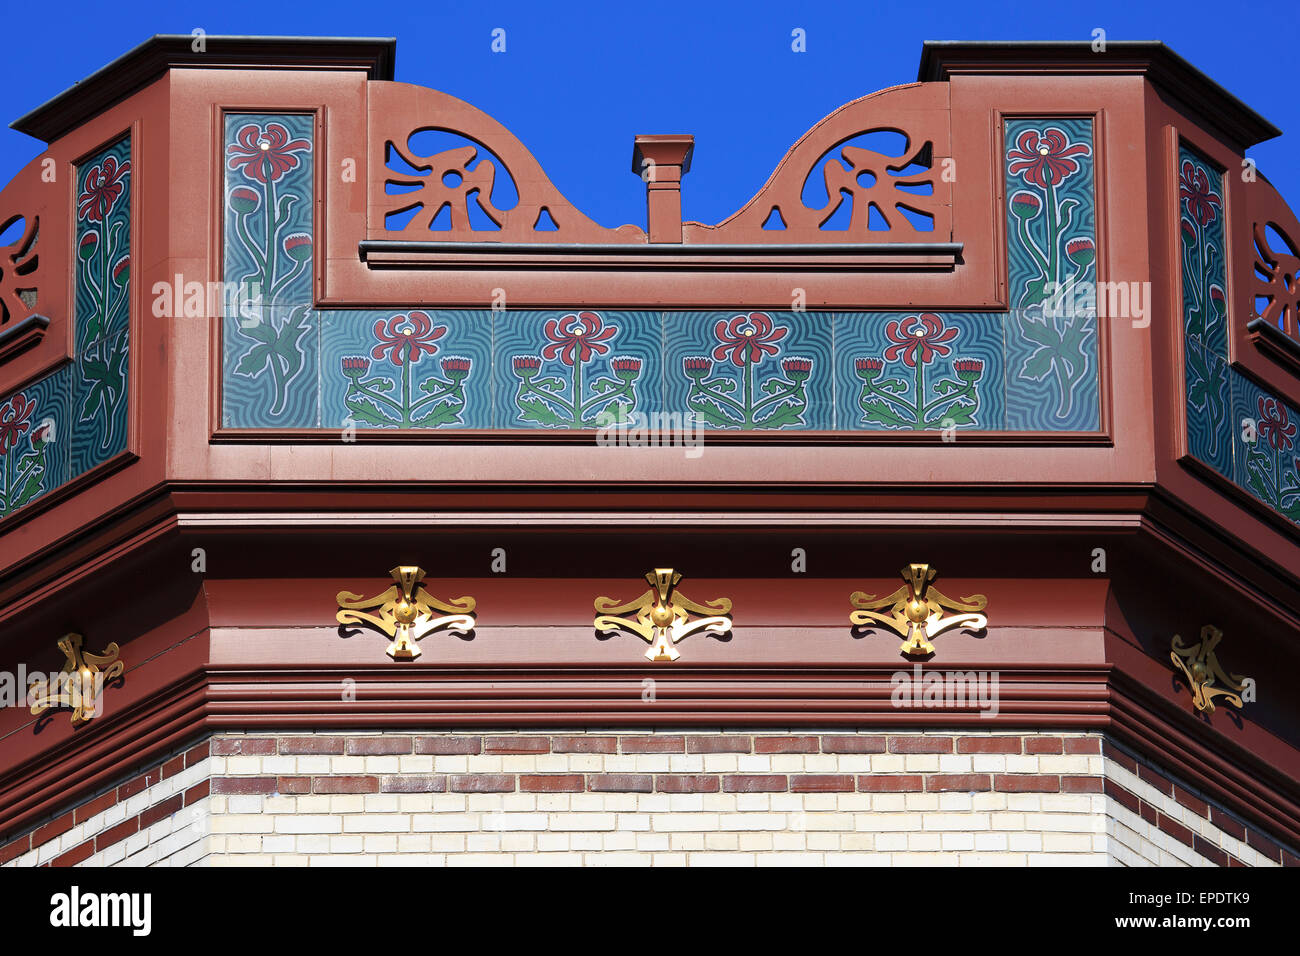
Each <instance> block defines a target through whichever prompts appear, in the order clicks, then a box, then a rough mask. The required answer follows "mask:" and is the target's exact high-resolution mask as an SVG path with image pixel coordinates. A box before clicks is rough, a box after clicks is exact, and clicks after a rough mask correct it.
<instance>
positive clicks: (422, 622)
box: [338, 565, 476, 661]
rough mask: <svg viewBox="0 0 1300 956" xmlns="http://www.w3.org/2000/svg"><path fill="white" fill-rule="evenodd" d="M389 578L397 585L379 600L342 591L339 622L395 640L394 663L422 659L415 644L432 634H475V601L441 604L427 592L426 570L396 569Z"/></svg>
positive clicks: (462, 599)
mask: <svg viewBox="0 0 1300 956" xmlns="http://www.w3.org/2000/svg"><path fill="white" fill-rule="evenodd" d="M389 574H391V575H392V576H393V581H395V582H396V583H395V584H393V585H392V586H391V587H390V588H388V590H386V591H384V592H383V593H382V594H378V595H376V596H375V597H371V598H363V597H362V596H361V595H359V594H353V593H352V592H351V591H340V592H339V593H338V602H339V612H338V622H339V623H340V624H345V625H346V624H367V625H369V626H371V627H373V628H375V629H376V630H379V631H382V632H383V633H384V634H387V635H388V636H389V637H391V638H393V642H392V643H391V644H389V645H388V651H387V653H388V656H389V657H391V658H393V660H408V661H409V660H414V659H415V658H417V657H419V656H420V649H419V648H418V647H416V646H415V642H416V641H418V640H420V639H421V638H422V637H424V635H426V634H429V633H430V632H432V631H437V630H442V629H446V630H449V631H451V632H452V633H457V634H462V635H464V634H469V633H470V632H471V631H473V629H474V608H475V603H476V602H475V600H474V599H473V598H472V597H460V598H452V599H451V600H450V601H440V600H438V598H436V597H434V596H433V595H431V594H430V593H429V592H428V591H426V590H425V589H424V584H423V581H424V569H423V568H420V567H415V566H414V565H402V566H400V567H396V568H393V570H392V571H390V572H389ZM435 612H441V615H439V614H435Z"/></svg>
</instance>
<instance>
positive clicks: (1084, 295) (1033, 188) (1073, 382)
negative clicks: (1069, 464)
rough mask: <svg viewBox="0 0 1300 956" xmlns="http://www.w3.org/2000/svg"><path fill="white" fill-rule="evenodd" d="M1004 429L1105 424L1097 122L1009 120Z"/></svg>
mask: <svg viewBox="0 0 1300 956" xmlns="http://www.w3.org/2000/svg"><path fill="white" fill-rule="evenodd" d="M1005 142H1006V156H1005V162H1006V177H1007V188H1006V193H1007V262H1008V272H1009V277H1008V278H1009V282H1008V289H1009V296H1010V305H1011V314H1010V317H1009V321H1008V323H1007V363H1006V365H1007V428H1008V429H1009V430H1011V431H1026V430H1028V431H1061V430H1066V431H1094V430H1096V429H1097V428H1098V427H1099V422H1100V416H1101V410H1100V409H1101V406H1100V390H1099V389H1100V382H1099V372H1098V367H1099V365H1098V358H1097V309H1096V290H1095V283H1096V279H1097V273H1096V260H1097V246H1096V235H1095V226H1094V222H1095V218H1096V217H1095V211H1094V204H1095V193H1094V189H1093V150H1092V121H1091V120H1088V119H1015V120H1008V121H1007V122H1006V126H1005Z"/></svg>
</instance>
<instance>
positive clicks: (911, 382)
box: [835, 312, 1006, 431]
mask: <svg viewBox="0 0 1300 956" xmlns="http://www.w3.org/2000/svg"><path fill="white" fill-rule="evenodd" d="M1005 323H1006V316H1004V315H1000V314H994V313H944V314H942V315H939V314H936V313H934V312H913V313H911V314H901V315H900V314H899V313H889V312H850V313H844V314H841V315H837V316H836V317H835V412H836V415H835V419H836V427H837V428H839V429H841V430H846V431H847V430H850V429H857V428H862V429H880V428H890V429H902V430H922V429H932V430H938V429H945V428H973V429H978V430H981V431H1000V430H1001V429H1002V428H1004V427H1005V423H1006V364H1005V362H1004V359H1003V356H1004V352H1005V331H1004V327H1005Z"/></svg>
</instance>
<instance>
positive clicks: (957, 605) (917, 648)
mask: <svg viewBox="0 0 1300 956" xmlns="http://www.w3.org/2000/svg"><path fill="white" fill-rule="evenodd" d="M901 573H902V575H903V580H904V581H906V582H907V584H906V585H904V586H903V587H901V588H899V589H898V590H897V591H895V592H894V593H893V594H891V595H889V597H886V598H877V597H876V596H875V595H874V594H863V593H862V592H861V591H854V592H853V593H852V594H851V595H850V596H849V601H850V603H852V605H853V606H854V607H856V608H860V609H861V610H857V611H854V612H852V613H851V614H850V615H849V623H850V624H852V625H853V626H854V627H869V626H872V625H877V624H878V625H883V626H884V627H887V628H889V630H891V631H893V632H894V633H895V634H897V635H898V636H899V637H902V638H906V640H904V641H903V643H902V645H901V646H900V647H899V650H901V651H902V652H903V653H904V654H906V655H908V656H909V657H923V656H926V655H929V654H933V653H934V645H933V644H931V643H930V641H931V640H932V639H933V638H935V637H938V636H939V635H940V634H942V633H943V632H944V631H950V630H952V629H953V628H958V627H962V628H967V629H969V630H972V631H982V630H984V628H986V627H988V623H989V621H988V618H987V617H985V616H984V615H983V614H981V613H979V612H980V611H983V610H984V609H985V608H986V607H987V606H988V603H989V601H988V598H986V597H985V596H984V595H982V594H972V595H971V596H970V597H964V598H962V599H961V600H960V601H954V600H952V599H951V598H947V597H945V596H944V595H943V594H942V593H940V591H939V590H938V588H932V587H930V582H931V581H933V580H934V579H935V577H936V576H937V575H938V573H939V572H938V571H936V570H935V569H934V568H932V567H930V565H928V564H909V565H908V566H907V567H905V568H903V570H902V572H901ZM884 608H888V609H889V610H888V611H887V612H885V613H879V612H880V611H882V609H884ZM945 611H953V612H957V613H954V614H951V615H949V616H947V617H945V616H944V612H945Z"/></svg>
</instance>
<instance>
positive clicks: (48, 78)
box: [0, 0, 1300, 226]
mask: <svg viewBox="0 0 1300 956" xmlns="http://www.w3.org/2000/svg"><path fill="white" fill-rule="evenodd" d="M1235 9H1236V8H1233V10H1234V11H1235ZM1240 9H1241V12H1240V14H1239V15H1238V14H1236V13H1235V12H1228V13H1227V14H1226V15H1225V10H1224V7H1223V6H1222V4H1210V3H1206V2H1185V3H1159V4H1157V3H1146V2H1133V0H1124V2H1088V3H1080V2H1077V0H1071V2H1062V0H1057V2H1052V0H1047V2H1038V3H1028V2H1018V3H1000V2H988V0H974V2H965V3H943V2H930V3H924V4H921V3H915V2H903V3H881V2H879V0H871V2H865V3H856V4H849V3H821V2H801V3H793V2H785V3H766V2H757V0H745V2H708V0H695V2H692V3H688V4H672V3H663V4H661V3H629V2H608V3H576V2H566V3H562V4H550V3H543V2H538V0H533V2H523V3H513V2H512V3H490V2H478V3H455V4H452V3H443V2H436V0H424V2H411V0H406V2H403V3H390V2H386V0H364V2H339V0H316V2H312V3H279V4H274V3H266V2H256V3H254V2H245V0H222V2H220V3H215V2H207V0H190V2H186V3H184V4H176V3H174V2H168V3H164V2H159V0H143V2H132V3H128V4H119V5H113V6H111V7H110V6H107V5H105V4H103V3H95V4H91V3H89V2H85V0H70V2H63V3H60V4H59V5H58V7H50V6H47V5H46V4H45V3H31V2H21V0H7V3H6V9H5V13H4V21H5V33H6V35H7V36H9V37H11V38H12V37H22V38H23V42H21V43H9V44H7V47H6V51H5V58H6V60H7V65H8V71H7V72H8V75H9V77H10V80H9V83H8V84H7V87H8V89H9V91H10V96H9V99H8V103H9V106H8V114H9V115H7V116H6V117H5V122H6V124H7V123H8V122H10V121H12V120H13V119H15V118H17V117H18V116H20V115H22V114H23V113H25V112H27V111H28V110H29V109H31V108H33V107H35V106H37V105H39V104H41V103H43V102H45V101H46V100H47V99H49V98H50V97H51V96H53V95H55V94H56V93H58V92H60V91H62V90H63V89H65V88H66V87H68V86H70V85H71V84H73V83H74V82H76V81H77V80H80V79H82V78H83V77H85V76H86V75H88V74H90V73H91V72H93V71H94V70H95V69H97V68H99V67H100V66H103V65H104V64H105V63H107V62H109V61H110V60H112V59H113V58H114V57H116V56H118V55H120V54H122V53H123V52H125V51H126V50H128V49H130V48H131V47H132V46H134V45H136V44H137V43H139V42H140V41H141V40H143V39H145V38H146V37H148V36H149V35H151V34H154V33H189V32H190V31H191V30H193V29H194V28H196V27H199V28H202V29H203V30H205V31H206V32H208V33H209V34H219V33H234V34H254V33H256V34H292V35H335V36H338V35H352V36H395V37H397V40H398V45H397V79H399V80H402V81H404V82H409V83H418V84H421V85H425V86H431V87H434V88H437V89H441V90H445V91H447V92H449V93H452V94H453V95H455V96H458V97H460V98H461V99H464V100H467V101H468V102H470V103H472V104H474V105H475V106H477V107H479V108H480V109H483V110H485V111H486V112H488V113H490V114H491V115H492V116H494V117H496V119H498V120H500V121H501V122H502V123H504V124H505V125H506V126H507V127H508V128H509V129H511V130H512V131H513V132H514V133H515V134H516V135H517V136H518V137H519V138H520V139H521V140H522V141H523V142H524V144H525V145H526V146H527V147H528V148H529V149H530V150H532V152H533V154H534V155H535V156H537V158H538V159H539V160H540V161H541V163H542V166H543V168H544V169H545V170H546V171H547V173H548V175H549V176H550V177H551V179H552V180H553V181H554V182H555V184H556V185H557V186H558V187H559V189H560V191H561V192H563V193H564V194H565V195H566V196H567V197H568V198H569V199H570V200H571V201H572V202H573V203H574V204H575V205H577V206H578V208H579V209H581V210H582V211H583V212H585V213H586V214H587V215H589V216H591V217H592V218H593V219H595V220H597V221H598V222H600V223H602V224H604V225H607V226H616V225H619V224H620V223H624V222H633V223H637V224H644V221H645V195H644V189H643V186H642V184H641V182H640V181H639V180H638V179H637V178H636V177H634V176H633V175H632V173H631V171H630V164H631V151H632V138H633V136H635V135H636V134H637V133H693V134H694V135H695V141H696V146H695V158H694V161H693V166H692V170H691V172H690V174H689V175H688V176H687V177H686V180H685V182H684V185H683V206H684V209H683V212H684V215H685V217H686V218H687V219H695V220H699V221H701V222H717V221H718V220H720V219H723V218H725V217H726V216H728V215H730V214H731V213H732V212H734V211H735V210H737V209H738V208H740V206H742V205H743V204H744V203H745V202H746V201H747V200H748V199H749V198H750V197H751V196H752V195H753V194H754V193H755V192H756V191H757V190H758V188H759V187H760V186H761V185H762V184H763V183H764V182H765V181H766V179H767V177H768V175H769V174H770V173H771V171H772V169H773V168H774V167H775V165H776V164H777V162H778V161H779V160H780V159H781V157H782V156H783V155H784V154H785V152H786V150H787V149H789V147H790V146H791V144H793V143H794V141H795V140H796V139H798V137H799V136H801V135H802V134H803V133H804V132H805V131H806V130H807V129H808V128H809V127H810V126H812V125H813V124H814V123H816V122H817V121H818V120H819V119H821V117H823V116H824V115H826V114H827V113H829V112H830V111H831V110H833V109H835V108H836V107H838V106H839V105H841V104H842V103H845V102H847V101H848V100H851V99H854V98H855V97H858V96H861V95H863V94H865V93H869V92H872V91H873V90H877V89H881V88H883V87H887V86H893V85H896V84H899V83H907V82H911V81H913V80H914V79H915V78H916V67H917V61H918V59H919V57H920V52H921V43H922V41H924V40H927V39H933V40H946V39H958V40H1088V39H1090V37H1091V33H1092V31H1093V29H1095V28H1097V27H1101V28H1103V29H1105V30H1106V32H1107V37H1108V38H1109V39H1111V40H1150V39H1160V40H1164V41H1165V42H1166V43H1168V44H1170V45H1171V46H1172V47H1173V48H1174V49H1175V50H1177V51H1178V52H1179V53H1181V54H1182V55H1183V56H1184V57H1186V58H1187V59H1188V60H1190V61H1191V62H1192V63H1193V64H1194V65H1195V66H1197V67H1199V68H1200V69H1201V70H1202V71H1204V72H1205V73H1206V74H1208V75H1209V76H1210V77H1212V78H1213V79H1215V80H1217V81H1218V82H1219V83H1221V84H1223V85H1224V86H1225V87H1227V89H1229V90H1230V91H1231V92H1233V93H1234V94H1235V95H1237V96H1238V97H1240V98H1241V99H1242V100H1244V101H1245V102H1246V103H1248V104H1250V105H1251V106H1252V107H1253V108H1254V109H1255V110H1257V111H1258V112H1260V113H1262V114H1263V115H1264V116H1265V117H1267V118H1268V119H1270V120H1271V121H1272V122H1273V123H1274V124H1276V125H1277V126H1279V127H1281V128H1282V130H1283V131H1284V135H1283V136H1281V137H1279V138H1277V139H1275V140H1273V141H1272V142H1270V143H1265V144H1262V145H1260V146H1258V147H1256V148H1255V149H1254V150H1252V151H1251V156H1252V157H1253V158H1254V159H1255V160H1256V162H1257V163H1258V166H1259V168H1260V170H1262V171H1263V172H1264V173H1265V174H1266V175H1267V176H1268V177H1269V179H1270V180H1272V181H1273V183H1274V184H1275V185H1277V187H1278V188H1279V189H1280V190H1281V192H1282V194H1283V195H1284V196H1285V197H1286V198H1287V199H1288V200H1289V201H1290V203H1291V205H1292V206H1293V207H1300V160H1297V158H1296V153H1297V146H1300V97H1297V96H1296V95H1295V89H1296V86H1295V83H1296V81H1295V66H1296V56H1297V51H1296V41H1297V38H1300V6H1297V4H1296V3H1295V2H1294V0H1264V2H1263V3H1262V4H1254V5H1251V6H1249V7H1242V8H1240ZM497 27H500V28H503V29H505V31H506V52H505V53H504V54H494V53H493V52H491V49H490V44H491V39H492V37H491V33H492V30H493V29H494V28H497ZM796 27H798V28H801V29H803V30H804V31H805V32H806V36H807V52H806V53H794V52H792V51H791V48H790V45H791V31H792V30H793V29H795V28H796ZM1286 131H1290V135H1289V136H1288V135H1285V133H1286ZM41 149H42V144H40V143H38V142H36V141H35V140H33V139H31V138H29V137H27V136H24V135H22V134H20V133H16V132H14V131H12V130H9V129H7V128H6V129H4V131H3V132H0V183H2V182H7V181H8V180H9V178H10V177H12V176H13V175H14V174H15V173H16V172H17V171H18V170H19V169H20V168H21V167H22V166H23V165H24V164H25V163H27V162H28V161H29V160H30V159H32V157H34V156H36V155H37V154H39V153H40V151H41Z"/></svg>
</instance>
